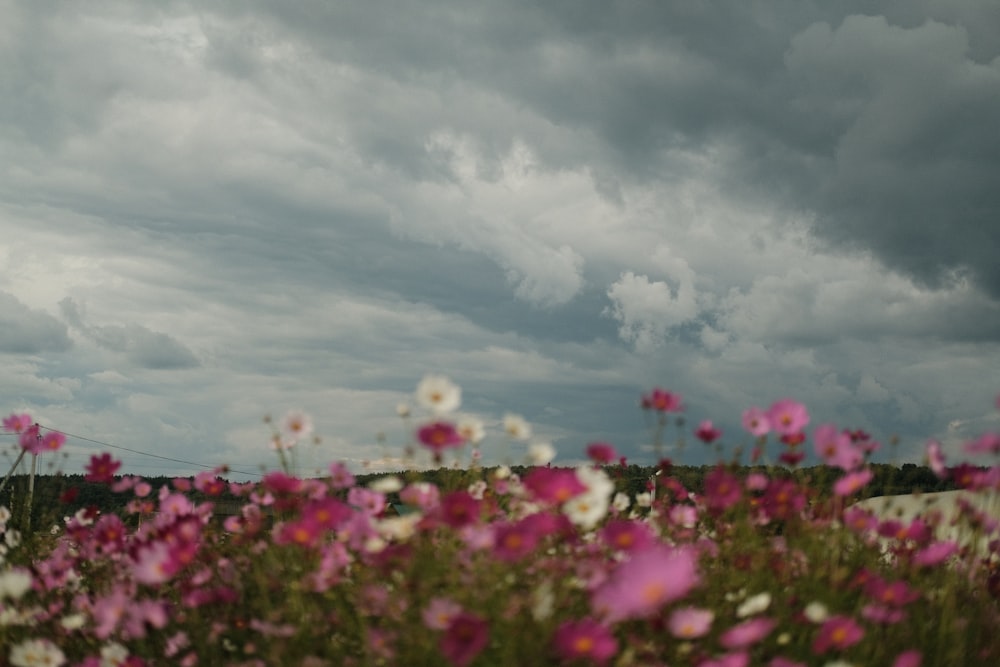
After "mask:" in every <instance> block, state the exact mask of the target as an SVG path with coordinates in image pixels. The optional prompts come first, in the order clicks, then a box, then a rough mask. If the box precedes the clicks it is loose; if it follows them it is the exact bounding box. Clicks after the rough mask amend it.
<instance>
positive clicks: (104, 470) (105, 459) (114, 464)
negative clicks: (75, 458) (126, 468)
mask: <svg viewBox="0 0 1000 667" xmlns="http://www.w3.org/2000/svg"><path fill="white" fill-rule="evenodd" d="M121 467H122V462H121V461H115V460H114V459H112V458H111V454H108V453H107V452H104V453H103V454H101V455H100V456H98V455H96V454H95V455H93V456H91V457H90V463H89V464H88V465H87V467H86V471H87V476H86V477H84V479H85V480H87V481H88V482H98V483H101V484H110V483H111V482H113V481H114V480H115V473H116V472H118V469H119V468H121Z"/></svg>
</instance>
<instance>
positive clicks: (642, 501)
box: [635, 491, 653, 507]
mask: <svg viewBox="0 0 1000 667" xmlns="http://www.w3.org/2000/svg"><path fill="white" fill-rule="evenodd" d="M635 504H636V505H638V506H639V507H650V506H652V504H653V494H651V493H649V492H648V491H643V492H642V493H637V494H635Z"/></svg>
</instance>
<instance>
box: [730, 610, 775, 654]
mask: <svg viewBox="0 0 1000 667" xmlns="http://www.w3.org/2000/svg"><path fill="white" fill-rule="evenodd" d="M777 624H778V622H777V621H776V620H774V619H773V618H766V617H758V618H751V619H750V620H749V621H743V622H742V623H737V624H736V625H734V626H732V627H731V628H729V629H728V630H726V631H725V632H723V633H722V636H720V637H719V643H720V644H722V645H723V646H724V647H726V648H727V649H729V650H732V649H737V648H746V647H748V646H752V645H753V644H756V643H757V642H759V641H760V640H762V639H763V638H764V637H766V636H767V635H768V634H770V632H771V630H773V629H774V626H776V625H777Z"/></svg>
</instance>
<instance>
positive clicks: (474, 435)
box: [455, 417, 486, 444]
mask: <svg viewBox="0 0 1000 667" xmlns="http://www.w3.org/2000/svg"><path fill="white" fill-rule="evenodd" d="M455 430H456V431H458V434H459V435H460V436H462V437H463V438H465V440H466V441H467V442H471V443H472V444H476V443H478V442H479V441H481V440H482V439H483V437H484V436H485V435H486V429H485V428H484V427H483V422H481V421H479V420H478V419H476V418H475V417H462V418H461V419H459V420H458V423H457V424H455Z"/></svg>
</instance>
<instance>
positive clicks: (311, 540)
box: [274, 519, 323, 547]
mask: <svg viewBox="0 0 1000 667" xmlns="http://www.w3.org/2000/svg"><path fill="white" fill-rule="evenodd" d="M275 528H276V529H277V533H276V534H275V536H274V543H275V544H296V545H298V546H300V547H314V546H316V544H317V543H318V542H319V538H320V535H322V528H323V527H322V526H321V525H320V524H319V522H317V521H315V520H313V519H299V520H298V521H289V522H287V523H283V524H281V525H280V526H275Z"/></svg>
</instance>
